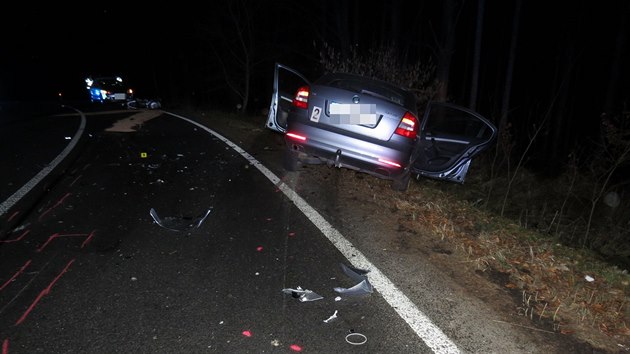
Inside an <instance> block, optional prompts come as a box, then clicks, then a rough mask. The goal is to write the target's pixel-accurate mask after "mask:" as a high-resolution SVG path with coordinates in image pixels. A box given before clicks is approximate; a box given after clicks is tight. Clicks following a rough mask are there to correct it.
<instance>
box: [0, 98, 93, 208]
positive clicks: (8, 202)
mask: <svg viewBox="0 0 630 354" xmlns="http://www.w3.org/2000/svg"><path fill="white" fill-rule="evenodd" d="M68 108H71V107H68ZM72 109H74V108H72ZM75 111H77V112H78V113H79V114H80V115H81V124H80V125H79V129H77V132H76V133H74V136H73V137H72V139H71V140H70V144H68V146H66V148H65V149H63V151H62V152H61V153H60V154H59V155H57V157H55V159H54V160H52V162H51V163H49V164H48V165H47V166H46V167H44V168H43V169H42V170H41V171H39V173H38V174H37V175H35V177H33V178H31V180H30V181H28V182H27V183H26V184H25V185H23V186H22V188H20V189H18V190H17V191H16V192H15V193H13V194H12V195H11V196H10V197H9V198H7V200H5V201H4V202H2V204H0V216H2V215H4V214H5V213H6V212H7V211H9V209H11V207H12V206H13V205H15V203H17V202H18V201H19V200H20V199H22V198H24V196H25V195H26V194H28V192H30V191H31V189H33V188H35V186H36V185H37V184H38V183H39V182H41V180H43V179H44V178H45V177H46V176H47V175H48V174H49V173H50V172H51V171H52V170H54V169H55V167H57V165H58V164H59V163H60V162H61V161H63V159H65V158H66V156H68V154H69V153H70V152H71V151H72V149H74V146H75V145H76V144H77V141H79V138H80V137H81V135H82V134H83V130H85V115H84V114H83V113H82V112H79V111H78V110H76V109H75Z"/></svg>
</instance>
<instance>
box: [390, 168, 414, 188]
mask: <svg viewBox="0 0 630 354" xmlns="http://www.w3.org/2000/svg"><path fill="white" fill-rule="evenodd" d="M410 180H411V171H409V170H405V172H403V174H402V175H400V176H399V177H398V178H395V179H393V180H392V189H393V190H395V191H399V192H405V191H406V190H407V189H408V188H409V181H410Z"/></svg>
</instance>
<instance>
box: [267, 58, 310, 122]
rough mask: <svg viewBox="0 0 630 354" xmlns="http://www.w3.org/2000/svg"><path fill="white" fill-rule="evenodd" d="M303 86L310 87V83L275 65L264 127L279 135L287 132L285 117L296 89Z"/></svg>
mask: <svg viewBox="0 0 630 354" xmlns="http://www.w3.org/2000/svg"><path fill="white" fill-rule="evenodd" d="M304 85H310V83H309V82H308V80H307V79H306V78H305V77H304V76H302V74H300V73H299V72H297V71H295V70H293V69H291V68H289V67H287V66H284V65H282V64H278V63H276V65H275V71H274V75H273V92H272V94H271V104H270V105H269V116H268V117H267V123H266V124H265V127H267V128H269V129H271V130H275V131H277V132H281V133H285V132H286V131H287V117H288V116H289V110H290V109H291V107H292V103H293V97H294V95H295V93H296V92H297V89H298V88H300V87H301V86H304Z"/></svg>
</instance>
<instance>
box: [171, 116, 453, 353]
mask: <svg viewBox="0 0 630 354" xmlns="http://www.w3.org/2000/svg"><path fill="white" fill-rule="evenodd" d="M165 113H168V114H170V115H172V116H174V117H177V118H180V119H183V120H185V121H187V122H189V123H191V124H194V125H196V126H198V127H199V128H201V129H203V130H205V131H207V132H209V133H210V134H212V135H214V136H215V137H217V138H218V139H219V140H221V141H223V142H224V143H226V144H227V145H228V146H229V147H231V148H232V149H234V150H235V151H236V152H238V153H239V154H241V155H242V156H243V157H244V158H245V159H246V160H247V161H249V162H250V163H251V164H252V165H253V166H255V167H256V168H257V169H258V170H259V171H260V172H262V173H263V174H264V175H265V176H266V177H267V178H268V179H269V180H270V181H271V183H273V184H274V185H276V186H277V187H278V188H279V189H280V190H281V191H282V192H283V193H284V194H285V195H286V196H287V198H289V199H290V200H291V201H292V202H293V203H294V204H295V205H296V206H297V207H298V209H300V210H301V211H302V213H304V215H306V217H307V218H308V219H309V220H311V222H312V223H313V224H314V225H315V226H316V227H317V228H319V230H320V231H321V232H322V233H323V234H324V236H326V238H328V240H329V241H330V242H331V243H332V244H333V245H335V247H337V249H338V250H339V251H340V252H341V253H342V254H343V255H344V256H345V257H346V258H347V259H348V261H350V263H351V264H352V265H353V266H354V267H356V268H360V269H369V270H370V275H369V278H370V283H372V285H373V286H374V288H376V289H377V290H378V291H379V292H380V293H381V295H382V296H383V298H384V299H385V300H386V301H387V302H388V303H389V305H390V306H391V307H393V308H394V310H395V311H396V312H397V313H398V315H399V316H400V317H402V318H403V319H404V320H405V322H407V324H408V325H409V326H410V327H411V329H413V331H415V332H416V334H417V335H418V336H419V337H420V339H422V340H423V341H424V342H425V344H426V345H427V346H428V347H429V348H431V349H432V350H433V351H434V352H435V353H439V354H446V353H449V354H450V353H459V352H460V351H459V349H458V348H457V346H456V345H455V343H454V342H453V341H452V340H451V339H450V338H448V337H447V336H446V335H445V334H444V332H442V330H441V329H440V328H439V327H437V326H436V325H435V324H433V322H431V320H430V319H429V318H428V317H427V316H426V315H425V314H424V313H422V311H420V309H418V307H417V306H416V305H415V304H414V303H413V302H412V301H411V300H410V299H409V298H408V297H407V296H406V295H405V294H404V293H403V292H402V291H400V290H399V289H398V288H397V287H396V285H395V284H394V283H392V281H391V280H389V279H388V278H387V276H385V274H383V273H382V272H381V271H380V270H379V269H378V268H376V266H375V265H374V264H372V263H371V262H370V261H369V260H368V259H367V257H365V256H364V255H363V253H361V252H360V251H359V250H358V249H356V248H355V247H354V246H353V245H352V243H350V241H348V240H347V239H346V238H345V237H344V236H343V235H342V234H341V233H340V232H339V231H337V229H335V228H334V227H333V226H332V225H331V224H330V223H329V222H328V221H326V219H324V217H322V216H321V214H319V213H318V212H317V210H315V209H314V208H313V207H311V206H310V205H309V204H308V203H307V202H306V201H305V200H304V199H303V198H302V197H300V196H299V195H298V194H297V193H296V192H295V191H294V190H293V189H291V188H290V187H289V186H288V185H287V184H286V183H284V182H282V180H280V178H278V176H276V175H275V174H274V173H273V172H271V171H270V170H269V169H268V168H267V167H265V166H264V165H263V164H262V163H260V162H259V161H258V160H256V159H255V158H254V157H253V156H252V155H250V154H249V153H247V152H246V151H245V150H243V149H241V147H240V146H238V145H236V144H234V143H233V142H231V141H230V140H228V139H227V138H225V137H224V136H222V135H221V134H219V133H217V132H215V131H214V130H212V129H210V128H208V127H205V126H203V125H201V124H199V123H197V122H195V121H193V120H191V119H189V118H186V117H182V116H180V115H177V114H174V113H170V112H165Z"/></svg>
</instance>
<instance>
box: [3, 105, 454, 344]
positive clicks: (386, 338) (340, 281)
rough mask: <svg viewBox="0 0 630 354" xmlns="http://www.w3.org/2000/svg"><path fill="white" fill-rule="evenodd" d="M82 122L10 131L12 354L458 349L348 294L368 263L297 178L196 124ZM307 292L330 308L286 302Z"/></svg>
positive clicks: (62, 118) (148, 117) (161, 117)
mask: <svg viewBox="0 0 630 354" xmlns="http://www.w3.org/2000/svg"><path fill="white" fill-rule="evenodd" d="M81 112H83V113H84V115H83V117H84V118H85V120H84V121H83V118H82V115H81V114H79V113H78V112H77V111H75V110H74V109H70V108H68V107H66V108H63V109H60V111H57V112H54V113H56V114H55V115H38V116H37V119H34V118H33V119H31V120H23V119H22V120H20V119H18V120H12V121H11V122H12V123H10V124H9V123H6V122H7V120H5V121H4V122H3V127H8V126H9V125H10V129H4V128H3V130H2V131H3V133H2V134H3V136H4V138H3V146H2V148H3V151H10V152H11V153H10V154H5V153H3V154H2V159H3V164H4V166H11V167H10V168H7V169H5V173H4V174H3V176H2V178H3V180H2V182H3V186H6V188H3V189H2V192H1V193H2V194H1V196H2V202H4V204H3V205H4V207H5V209H6V210H3V212H4V213H3V214H2V216H1V218H2V225H3V233H2V235H1V237H0V240H1V241H2V242H1V243H0V341H1V342H2V353H3V354H8V353H39V352H42V353H88V352H89V353H131V352H133V353H149V352H150V353H183V352H186V353H201V352H221V353H224V352H230V353H262V352H298V351H303V352H312V353H332V352H338V353H346V352H347V353H357V352H360V353H366V352H370V353H385V352H387V353H390V352H397V353H405V352H408V353H423V352H432V351H436V352H452V351H454V350H455V347H450V345H451V344H452V343H451V342H449V341H446V342H444V341H442V339H441V338H439V336H438V338H435V341H434V342H431V343H428V344H427V343H426V340H423V338H421V337H420V336H418V333H417V326H416V327H415V328H414V327H413V326H410V325H409V322H408V321H409V319H407V320H405V319H403V318H402V317H401V315H400V311H399V309H395V308H393V307H392V306H391V301H390V300H387V299H386V298H384V297H383V296H382V294H381V293H379V292H376V291H374V292H367V291H365V290H363V291H359V293H360V294H361V295H349V294H344V293H339V292H337V291H335V290H334V289H335V288H336V287H339V288H342V289H349V288H352V287H353V286H355V285H359V281H358V279H357V278H354V279H353V278H352V277H350V276H349V275H352V274H351V273H350V274H348V273H345V272H344V271H343V269H342V264H345V265H350V261H351V260H350V259H349V258H348V257H350V258H353V257H357V258H355V259H353V260H352V261H354V262H355V263H356V262H357V259H358V260H359V261H361V260H362V259H363V258H361V254H360V252H358V251H357V250H354V249H353V248H352V247H351V246H350V247H349V248H348V245H346V246H345V247H346V248H344V247H341V248H340V246H339V245H334V244H333V243H331V242H330V239H329V238H327V237H324V236H325V235H324V236H323V235H322V234H323V232H322V227H323V228H326V227H327V225H325V224H324V225H322V224H321V223H319V224H318V222H314V221H313V220H318V219H317V214H316V213H315V214H313V213H312V211H311V212H310V214H309V209H308V204H306V206H305V205H303V204H301V202H302V200H301V199H299V198H298V199H295V198H291V197H289V196H291V195H292V194H291V190H290V189H289V188H288V187H287V186H286V184H284V183H282V182H281V180H280V179H281V178H283V177H284V176H276V175H275V174H274V172H272V171H271V170H267V169H266V168H265V167H264V166H259V163H258V161H257V160H255V159H254V158H253V157H251V156H250V158H248V157H247V154H246V153H245V154H243V151H239V149H238V147H236V149H235V147H234V146H230V145H229V144H226V141H225V140H224V139H222V138H221V137H220V136H219V137H217V136H216V135H213V134H212V131H209V130H207V129H204V128H203V127H202V126H201V125H198V124H195V123H194V122H192V121H188V120H187V119H185V117H181V116H176V115H170V114H165V113H164V112H161V111H151V112H148V113H147V112H144V114H145V115H140V116H138V115H134V114H142V112H138V111H128V110H112V111H100V112H87V111H85V110H81ZM58 113H62V114H61V115H59V114H58ZM30 117H35V116H30ZM130 118H132V119H133V120H132V121H131V123H132V124H135V123H138V122H141V124H140V126H139V128H137V129H132V131H123V130H125V125H124V124H123V125H116V122H125V121H127V122H129V121H128V119H130ZM82 122H84V124H85V126H82V124H83V123H82ZM6 124H9V125H6ZM112 127H115V129H114V131H107V129H108V128H112ZM70 144H72V149H67V148H68V146H69V145H70ZM5 149H6V150H5ZM64 151H65V152H67V155H64V158H63V159H61V160H60V161H58V162H59V165H56V166H53V167H54V169H51V170H50V171H49V172H50V173H47V174H46V175H45V176H43V177H42V179H41V181H38V182H37V183H31V188H30V189H29V192H28V193H25V194H24V196H23V197H22V198H19V200H17V199H16V198H15V197H14V198H13V199H14V201H13V202H8V203H7V202H6V201H7V200H8V199H10V197H11V196H15V193H16V192H18V191H19V190H20V188H22V186H24V185H25V184H27V183H28V182H29V181H32V179H33V178H35V177H36V176H37V175H38V173H40V172H41V170H38V168H37V166H40V167H41V168H42V169H45V168H47V167H51V166H50V161H53V160H55V159H56V157H58V156H59V154H61V153H62V152H64ZM6 171H9V173H6ZM261 171H263V172H265V173H261ZM274 176H276V177H278V178H279V179H278V180H274ZM151 209H154V210H155V214H154V216H151V215H150V210H151ZM313 218H315V219H313ZM333 231H334V229H333ZM324 233H328V235H330V233H331V230H330V229H327V231H325V232H324ZM332 233H333V234H334V232H332ZM328 237H330V236H328ZM337 240H338V239H337ZM373 274H374V273H368V274H367V276H366V277H367V284H370V285H371V283H370V282H371V281H375V282H377V283H378V284H379V286H380V284H381V283H382V281H383V280H382V279H383V277H382V275H380V274H379V273H378V272H377V273H376V274H375V275H374V278H373ZM359 280H360V279H359ZM363 284H364V285H365V284H366V283H363ZM298 287H301V288H302V289H306V290H311V291H312V292H313V294H309V296H315V295H319V296H321V297H322V299H319V300H314V301H300V299H299V293H296V292H291V291H287V292H283V289H297V288H298ZM364 289H365V288H364ZM309 296H307V299H309V298H310V297H309ZM389 296H392V295H391V294H390V295H389ZM393 296H396V293H394V295H393ZM337 297H339V298H337ZM333 314H336V318H334V319H333V320H331V321H328V322H326V321H325V320H327V319H329V318H330V317H331V316H332V317H334V316H333ZM411 316H413V314H411ZM416 320H418V319H416ZM422 320H423V319H422V318H420V319H419V321H420V322H422ZM420 326H421V327H420V328H424V329H425V330H426V331H428V332H427V333H428V335H431V334H432V332H431V331H432V330H434V328H433V327H431V326H428V327H427V326H424V327H423V326H422V323H421V324H420ZM425 339H426V338H425ZM363 342H364V343H363ZM430 346H433V347H432V348H431V347H430Z"/></svg>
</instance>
